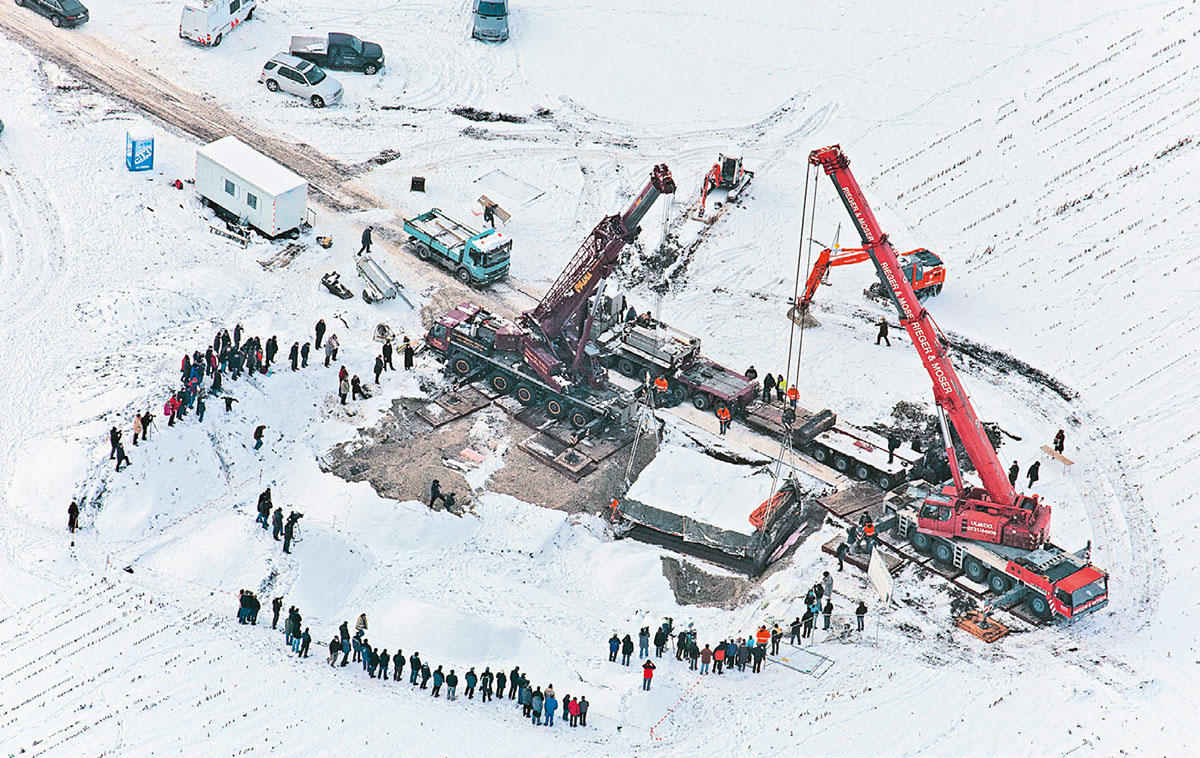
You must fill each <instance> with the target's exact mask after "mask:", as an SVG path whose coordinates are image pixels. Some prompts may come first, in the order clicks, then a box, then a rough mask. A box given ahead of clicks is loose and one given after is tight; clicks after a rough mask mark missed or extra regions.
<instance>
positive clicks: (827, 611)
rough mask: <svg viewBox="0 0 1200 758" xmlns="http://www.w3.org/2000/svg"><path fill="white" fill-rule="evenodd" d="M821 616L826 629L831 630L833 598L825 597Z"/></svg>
mask: <svg viewBox="0 0 1200 758" xmlns="http://www.w3.org/2000/svg"><path fill="white" fill-rule="evenodd" d="M821 616H822V618H823V620H824V622H825V627H824V628H825V631H829V620H830V619H831V618H833V599H832V598H825V607H824V608H822V609H821Z"/></svg>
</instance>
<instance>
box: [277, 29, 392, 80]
mask: <svg viewBox="0 0 1200 758" xmlns="http://www.w3.org/2000/svg"><path fill="white" fill-rule="evenodd" d="M291 52H292V55H294V56H296V57H297V58H303V59H304V60H306V61H312V62H313V63H315V64H317V65H318V66H321V67H322V68H332V69H340V70H343V71H361V72H363V73H364V74H375V73H378V71H379V69H381V68H383V48H382V47H380V46H379V45H377V44H375V43H374V42H364V41H363V40H360V39H359V38H358V37H355V36H354V35H352V34H342V33H340V32H330V33H329V34H328V35H327V36H325V37H292V50H291Z"/></svg>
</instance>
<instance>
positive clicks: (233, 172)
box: [196, 136, 308, 239]
mask: <svg viewBox="0 0 1200 758" xmlns="http://www.w3.org/2000/svg"><path fill="white" fill-rule="evenodd" d="M196 192H197V193H198V194H199V195H200V198H201V200H202V202H204V204H205V205H208V206H209V207H211V208H213V209H214V210H216V212H217V215H218V216H220V217H222V218H223V219H225V220H226V221H230V222H233V223H237V224H240V225H243V226H251V227H253V228H255V229H257V230H258V231H260V232H262V233H263V235H264V236H266V237H269V238H271V239H275V238H277V237H281V236H283V235H285V234H289V233H294V232H297V231H298V230H299V229H300V228H301V227H303V226H306V225H307V224H308V182H306V181H305V180H304V179H303V178H301V177H300V176H298V175H296V174H295V173H293V172H292V171H291V170H289V169H288V168H286V167H284V166H281V165H279V164H278V163H276V162H275V161H273V160H271V159H270V158H268V157H267V156H265V155H263V154H262V153H259V152H257V151H255V150H253V149H252V148H250V147H249V146H248V145H246V144H245V143H243V142H241V141H240V140H238V139H237V138H236V137H233V136H229V137H222V138H221V139H219V140H217V141H216V142H212V143H209V144H207V145H205V146H204V147H202V148H200V149H198V150H197V151H196Z"/></svg>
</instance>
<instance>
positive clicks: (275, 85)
mask: <svg viewBox="0 0 1200 758" xmlns="http://www.w3.org/2000/svg"><path fill="white" fill-rule="evenodd" d="M267 89H268V90H270V91H271V92H278V91H279V82H277V81H275V80H274V79H268V80H267Z"/></svg>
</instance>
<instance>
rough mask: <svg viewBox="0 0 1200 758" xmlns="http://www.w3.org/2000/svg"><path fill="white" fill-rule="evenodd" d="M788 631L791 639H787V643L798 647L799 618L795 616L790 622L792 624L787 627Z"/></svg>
mask: <svg viewBox="0 0 1200 758" xmlns="http://www.w3.org/2000/svg"><path fill="white" fill-rule="evenodd" d="M788 630H789V631H790V632H791V634H792V636H791V638H790V639H788V643H789V644H792V645H799V644H800V617H799V616H797V617H796V618H795V619H794V620H793V621H792V623H791V624H789V625H788Z"/></svg>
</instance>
